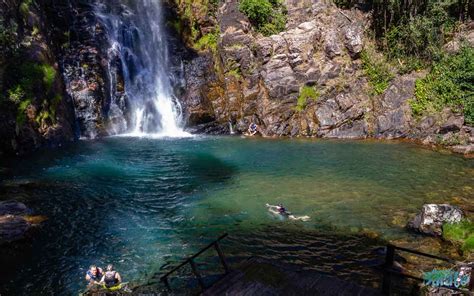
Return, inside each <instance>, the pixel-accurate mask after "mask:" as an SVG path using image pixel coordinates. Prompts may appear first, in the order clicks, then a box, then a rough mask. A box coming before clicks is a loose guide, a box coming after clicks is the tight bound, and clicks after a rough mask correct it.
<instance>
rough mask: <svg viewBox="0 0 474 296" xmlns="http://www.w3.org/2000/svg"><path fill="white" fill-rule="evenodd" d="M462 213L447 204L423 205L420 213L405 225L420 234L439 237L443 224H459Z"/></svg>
mask: <svg viewBox="0 0 474 296" xmlns="http://www.w3.org/2000/svg"><path fill="white" fill-rule="evenodd" d="M463 217H464V213H463V212H462V211H461V209H459V208H457V207H455V206H451V205H448V204H425V205H423V208H422V210H421V212H420V213H419V214H418V215H416V217H415V218H414V219H413V220H412V221H410V222H409V223H408V224H407V227H408V228H409V229H412V230H415V231H417V232H420V233H424V234H429V235H435V236H441V235H442V233H443V228H442V227H443V224H444V223H457V222H461V219H462V218H463Z"/></svg>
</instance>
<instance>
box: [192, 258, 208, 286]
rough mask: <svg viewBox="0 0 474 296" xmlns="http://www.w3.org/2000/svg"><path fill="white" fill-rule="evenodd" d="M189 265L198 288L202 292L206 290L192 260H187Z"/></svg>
mask: <svg viewBox="0 0 474 296" xmlns="http://www.w3.org/2000/svg"><path fill="white" fill-rule="evenodd" d="M189 264H191V269H192V270H193V273H194V275H195V276H196V278H197V280H198V282H199V286H201V290H202V291H204V290H206V285H204V281H203V280H202V277H201V275H200V274H199V271H198V269H197V267H196V263H194V260H193V259H189Z"/></svg>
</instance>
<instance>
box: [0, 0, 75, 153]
mask: <svg viewBox="0 0 474 296" xmlns="http://www.w3.org/2000/svg"><path fill="white" fill-rule="evenodd" d="M20 4H21V1H19V0H11V1H3V2H2V3H0V11H1V13H2V20H1V21H2V30H3V29H5V30H6V32H11V33H10V34H12V36H14V37H12V38H13V39H14V40H13V41H12V40H10V41H9V42H8V43H9V44H10V46H6V47H2V48H0V91H1V92H2V93H3V94H4V95H5V97H2V102H1V105H2V107H1V108H0V121H1V123H0V155H1V154H2V153H7V154H23V153H28V152H31V151H34V150H36V149H38V148H39V147H44V146H51V147H55V146H59V145H61V144H62V143H64V142H68V141H73V140H74V139H75V135H74V122H75V121H74V111H73V106H72V104H71V101H70V99H69V97H68V96H67V94H66V93H65V90H64V84H63V81H62V77H61V74H60V73H61V67H60V65H59V64H60V63H59V60H60V59H59V55H58V50H57V49H58V48H59V45H58V40H57V39H56V38H55V37H54V34H55V33H53V32H55V31H56V30H57V28H56V27H55V25H54V22H53V21H52V19H50V17H49V15H48V13H47V11H48V9H47V6H46V4H45V3H44V2H43V1H37V2H35V3H34V5H33V4H32V5H29V7H28V9H27V10H25V11H22V12H21V11H19V7H20ZM56 17H57V15H56ZM13 44H15V46H13ZM34 67H36V68H34ZM25 69H26V70H25ZM28 69H29V70H28ZM32 69H36V70H37V69H47V70H48V71H49V73H50V75H51V74H54V75H53V76H52V77H51V78H50V79H51V81H50V82H49V83H48V84H49V85H48V86H45V84H44V83H43V79H42V78H41V77H39V74H38V73H35V74H31V71H33V70H32ZM19 73H21V74H19ZM25 73H26V74H25ZM28 73H30V74H28ZM27 75H30V76H32V77H28V78H27V79H29V81H30V82H29V84H30V85H29V87H30V88H32V89H34V91H32V94H29V96H28V98H27V97H26V95H23V96H21V95H20V96H19V97H18V98H17V100H18V101H17V102H14V101H15V100H13V101H12V100H11V99H9V95H8V94H9V91H11V89H15V88H16V87H17V86H18V85H21V79H24V78H25V77H24V76H27ZM43 75H44V74H43ZM15 76H20V77H15ZM23 87H24V86H23ZM20 102H23V103H28V104H27V106H26V108H25V110H24V111H20V108H19V104H20ZM19 118H23V119H19Z"/></svg>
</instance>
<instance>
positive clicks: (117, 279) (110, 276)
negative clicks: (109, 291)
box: [100, 264, 122, 288]
mask: <svg viewBox="0 0 474 296" xmlns="http://www.w3.org/2000/svg"><path fill="white" fill-rule="evenodd" d="M100 282H101V283H102V284H104V285H105V287H106V288H112V287H115V286H118V285H120V283H121V282H122V278H121V276H120V274H119V273H118V272H116V271H115V270H114V266H113V265H112V264H109V265H107V271H106V272H105V273H104V276H103V277H102V279H101V281H100Z"/></svg>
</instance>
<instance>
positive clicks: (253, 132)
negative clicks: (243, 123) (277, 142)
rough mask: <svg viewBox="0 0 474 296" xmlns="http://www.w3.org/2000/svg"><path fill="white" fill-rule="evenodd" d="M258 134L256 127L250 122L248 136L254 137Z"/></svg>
mask: <svg viewBox="0 0 474 296" xmlns="http://www.w3.org/2000/svg"><path fill="white" fill-rule="evenodd" d="M257 132H258V125H257V124H255V123H254V122H252V123H251V124H250V125H249V129H248V134H249V135H250V136H255V134H256V133H257Z"/></svg>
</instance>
